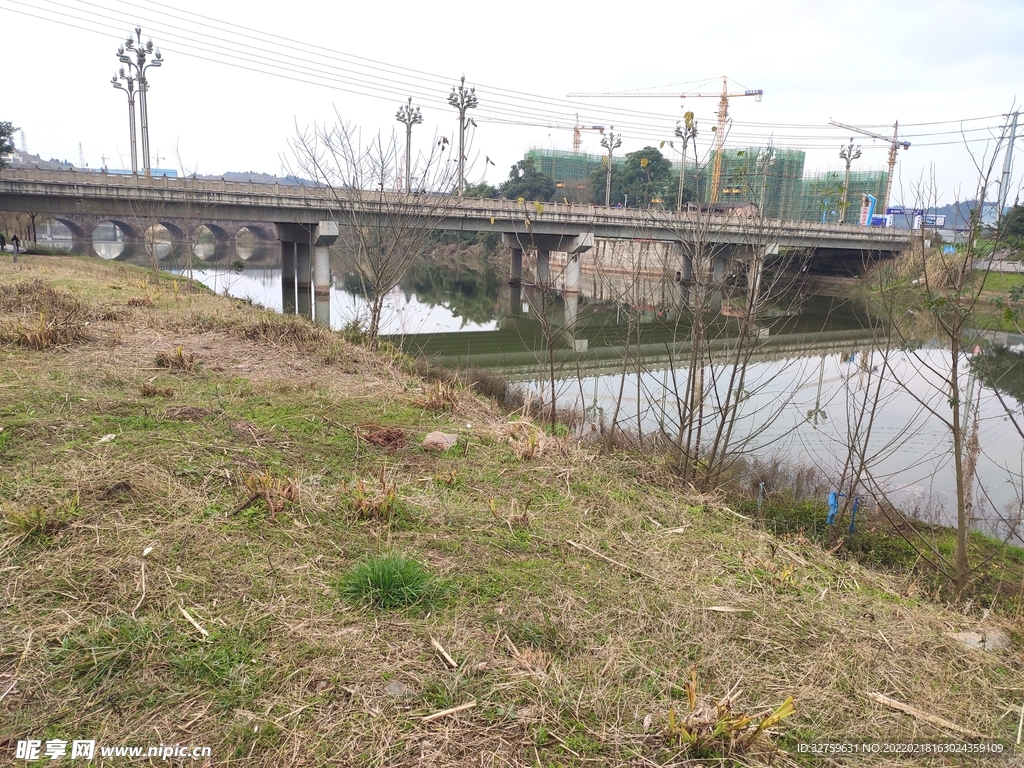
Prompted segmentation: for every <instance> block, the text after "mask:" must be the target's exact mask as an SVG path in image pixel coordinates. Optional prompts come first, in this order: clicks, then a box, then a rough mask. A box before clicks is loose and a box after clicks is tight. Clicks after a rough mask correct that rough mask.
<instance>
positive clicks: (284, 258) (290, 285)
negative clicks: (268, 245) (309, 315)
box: [281, 240, 295, 315]
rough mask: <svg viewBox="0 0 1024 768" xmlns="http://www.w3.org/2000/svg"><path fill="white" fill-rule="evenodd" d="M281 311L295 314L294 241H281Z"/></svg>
mask: <svg viewBox="0 0 1024 768" xmlns="http://www.w3.org/2000/svg"><path fill="white" fill-rule="evenodd" d="M281 311H282V312H283V313H284V314H286V315H294V314H295V243H293V242H290V241H287V240H286V241H282V243H281Z"/></svg>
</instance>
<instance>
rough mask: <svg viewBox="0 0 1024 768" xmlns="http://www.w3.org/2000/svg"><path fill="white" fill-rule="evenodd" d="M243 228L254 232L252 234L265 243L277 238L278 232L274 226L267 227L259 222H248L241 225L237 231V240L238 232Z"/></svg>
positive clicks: (236, 237)
mask: <svg viewBox="0 0 1024 768" xmlns="http://www.w3.org/2000/svg"><path fill="white" fill-rule="evenodd" d="M243 230H248V231H249V232H252V236H253V237H255V238H256V239H257V240H258V241H260V242H263V243H269V242H273V241H276V240H277V234H276V233H275V232H274V230H273V228H271V229H267V228H266V227H263V226H260V225H259V224H246V225H245V226H244V227H239V228H238V231H236V232H235V235H234V237H235V239H236V240H237V239H238V233H239V232H241V231H243Z"/></svg>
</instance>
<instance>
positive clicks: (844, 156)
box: [839, 136, 860, 224]
mask: <svg viewBox="0 0 1024 768" xmlns="http://www.w3.org/2000/svg"><path fill="white" fill-rule="evenodd" d="M858 157H860V147H855V146H853V137H852V136H851V137H850V144H849V146H846V147H840V148H839V159H840V160H845V161H846V176H845V178H844V179H843V201H842V202H841V203H840V204H839V223H840V224H843V223H845V222H846V205H847V199H848V198H849V196H850V163H852V162H853V161H854V160H856V159H857V158H858Z"/></svg>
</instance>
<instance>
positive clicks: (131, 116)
mask: <svg viewBox="0 0 1024 768" xmlns="http://www.w3.org/2000/svg"><path fill="white" fill-rule="evenodd" d="M118 75H120V78H121V80H124V82H125V84H124V85H122V84H121V83H120V82H119V81H118ZM110 84H111V85H113V86H114V87H115V88H117V89H118V90H120V91H124V92H125V93H127V94H128V129H129V130H128V135H129V137H130V138H131V145H132V174H133V175H134V174H137V173H138V172H139V161H138V153H137V152H136V149H135V78H134V77H132V76H131V75H126V74H125V71H124V67H121V71H120V72H119V73H118V74H117V75H114V76H113V77H112V78H110Z"/></svg>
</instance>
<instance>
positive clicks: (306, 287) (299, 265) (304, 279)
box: [295, 242, 313, 320]
mask: <svg viewBox="0 0 1024 768" xmlns="http://www.w3.org/2000/svg"><path fill="white" fill-rule="evenodd" d="M311 277H312V270H311V265H310V253H309V243H308V242H306V243H296V244H295V311H296V313H297V314H299V315H301V316H302V317H305V318H306V319H308V320H312V319H313V297H312V294H311V289H312V286H311V284H310V278H311Z"/></svg>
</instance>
